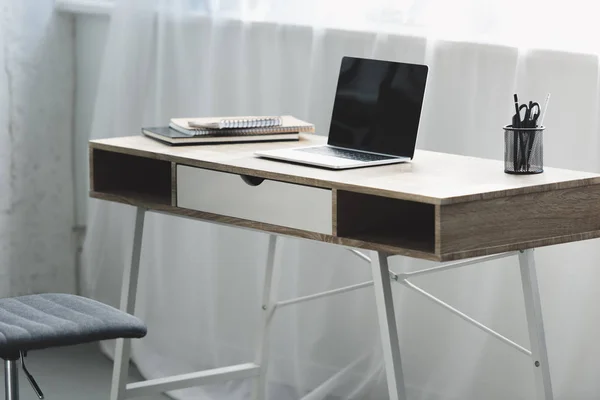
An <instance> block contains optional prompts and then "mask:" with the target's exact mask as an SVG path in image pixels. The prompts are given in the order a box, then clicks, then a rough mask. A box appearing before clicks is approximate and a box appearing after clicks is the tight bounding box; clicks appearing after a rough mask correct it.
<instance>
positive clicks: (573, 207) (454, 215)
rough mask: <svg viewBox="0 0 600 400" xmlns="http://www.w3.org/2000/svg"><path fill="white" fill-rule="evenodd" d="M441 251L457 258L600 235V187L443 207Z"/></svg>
mask: <svg viewBox="0 0 600 400" xmlns="http://www.w3.org/2000/svg"><path fill="white" fill-rule="evenodd" d="M438 218H439V225H440V228H439V229H440V252H441V258H442V259H443V260H453V259H461V258H468V257H475V256H481V255H486V254H494V253H501V252H504V251H512V250H522V249H527V248H532V247H541V246H548V245H553V244H558V243H566V242H571V241H578V240H585V239H590V238H594V237H598V236H600V185H591V186H584V187H576V188H570V189H562V190H553V191H548V192H541V193H531V194H522V195H517V196H510V197H504V198H498V199H492V200H483V201H472V202H468V203H459V204H450V205H446V206H444V205H442V206H441V207H440V212H439V217H438Z"/></svg>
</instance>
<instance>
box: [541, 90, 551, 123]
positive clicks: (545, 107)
mask: <svg viewBox="0 0 600 400" xmlns="http://www.w3.org/2000/svg"><path fill="white" fill-rule="evenodd" d="M549 102H550V93H548V95H547V96H546V100H545V101H544V109H543V110H542V112H541V113H540V117H539V118H538V121H540V122H539V124H538V126H542V123H543V122H544V117H545V116H546V110H547V109H548V103H549Z"/></svg>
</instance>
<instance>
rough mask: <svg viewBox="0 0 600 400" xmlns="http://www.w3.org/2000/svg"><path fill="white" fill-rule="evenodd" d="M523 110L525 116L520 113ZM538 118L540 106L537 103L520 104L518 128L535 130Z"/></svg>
mask: <svg viewBox="0 0 600 400" xmlns="http://www.w3.org/2000/svg"><path fill="white" fill-rule="evenodd" d="M522 110H525V115H523V113H522V112H521V111H522ZM539 117H540V105H539V103H537V102H533V101H530V102H529V105H526V104H521V105H520V106H519V127H520V128H537V120H538V118H539Z"/></svg>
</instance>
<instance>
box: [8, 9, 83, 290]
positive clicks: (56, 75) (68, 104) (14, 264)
mask: <svg viewBox="0 0 600 400" xmlns="http://www.w3.org/2000/svg"><path fill="white" fill-rule="evenodd" d="M53 7H54V1H52V0H25V1H18V2H16V1H10V0H0V297H8V296H16V295H20V294H27V293H35V292H42V291H46V292H47V291H55V292H74V291H75V247H76V246H75V243H74V238H73V221H74V212H73V207H74V206H73V171H72V150H71V143H72V129H71V121H72V118H73V91H74V79H73V74H74V65H73V51H72V45H73V35H72V29H73V22H72V19H71V18H69V17H67V16H64V15H63V16H60V15H55V14H54V13H53Z"/></svg>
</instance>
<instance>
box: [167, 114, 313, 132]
mask: <svg viewBox="0 0 600 400" xmlns="http://www.w3.org/2000/svg"><path fill="white" fill-rule="evenodd" d="M234 118H237V119H239V120H249V119H252V118H255V119H256V118H260V117H210V118H172V119H171V121H170V123H169V127H170V128H171V129H175V130H176V131H179V132H181V133H183V134H186V135H189V136H205V135H230V134H231V135H240V134H250V135H272V134H277V133H289V132H314V131H315V126H314V125H313V124H311V123H309V122H305V121H302V120H299V119H298V118H295V117H292V116H291V115H283V116H281V117H279V118H280V119H281V121H280V122H281V124H280V125H277V126H262V127H255V128H229V129H218V128H215V129H210V128H199V127H198V126H210V124H213V123H218V122H219V121H221V120H231V119H234ZM190 124H191V126H190ZM194 127H195V128H194Z"/></svg>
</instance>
